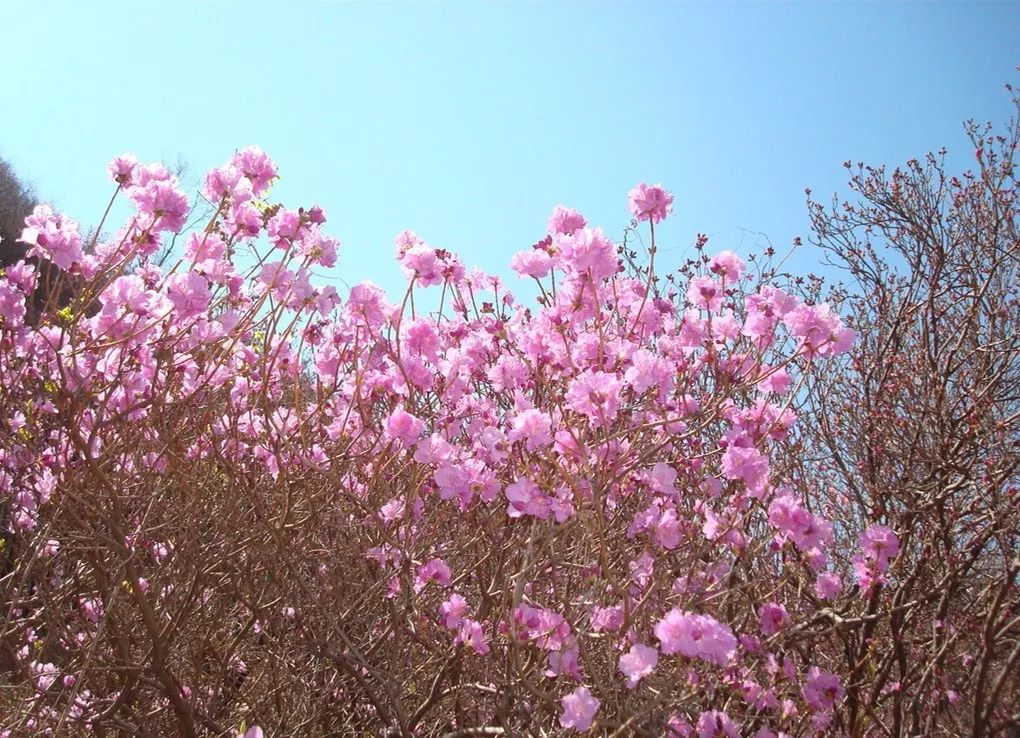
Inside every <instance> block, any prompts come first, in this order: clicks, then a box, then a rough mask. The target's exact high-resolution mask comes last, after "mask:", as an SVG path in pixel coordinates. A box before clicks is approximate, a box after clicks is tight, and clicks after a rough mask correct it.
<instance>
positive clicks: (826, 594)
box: [815, 571, 843, 600]
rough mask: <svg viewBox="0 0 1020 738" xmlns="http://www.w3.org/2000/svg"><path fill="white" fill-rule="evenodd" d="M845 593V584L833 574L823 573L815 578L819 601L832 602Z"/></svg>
mask: <svg viewBox="0 0 1020 738" xmlns="http://www.w3.org/2000/svg"><path fill="white" fill-rule="evenodd" d="M842 591H843V582H842V581H841V580H840V578H839V576H838V575H836V574H833V573H831V572H827V571H826V572H822V573H821V574H819V575H818V576H817V577H816V578H815V594H816V595H817V596H818V598H819V599H823V600H831V599H832V598H833V597H837V596H838V595H839V593H840V592H842Z"/></svg>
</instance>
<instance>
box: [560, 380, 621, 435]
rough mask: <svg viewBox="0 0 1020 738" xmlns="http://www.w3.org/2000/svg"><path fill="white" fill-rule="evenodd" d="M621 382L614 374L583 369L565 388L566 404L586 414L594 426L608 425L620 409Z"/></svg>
mask: <svg viewBox="0 0 1020 738" xmlns="http://www.w3.org/2000/svg"><path fill="white" fill-rule="evenodd" d="M622 388H623V382H622V381H620V379H619V378H618V377H617V376H616V375H615V374H608V373H606V372H595V371H591V370H588V371H585V372H584V373H582V374H581V375H579V376H578V377H576V378H575V379H574V380H573V381H572V382H571V383H570V386H569V387H568V388H567V393H566V396H565V399H566V405H567V407H569V408H570V409H571V410H573V411H575V412H578V413H580V414H581V415H584V416H586V417H587V418H588V419H589V420H591V421H592V423H593V425H595V426H596V427H598V426H602V425H608V424H609V423H611V422H613V420H614V419H615V418H616V413H617V412H618V411H619V409H620V390H621V389H622Z"/></svg>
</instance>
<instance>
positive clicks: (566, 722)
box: [560, 687, 602, 733]
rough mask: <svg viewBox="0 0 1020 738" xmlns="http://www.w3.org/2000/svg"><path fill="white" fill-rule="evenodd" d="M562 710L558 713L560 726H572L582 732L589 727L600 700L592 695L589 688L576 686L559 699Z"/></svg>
mask: <svg viewBox="0 0 1020 738" xmlns="http://www.w3.org/2000/svg"><path fill="white" fill-rule="evenodd" d="M560 704H561V705H562V706H563V712H562V713H561V714H560V726H561V727H563V728H573V729H574V730H579V731H581V732H582V733H585V732H587V731H588V730H590V729H591V726H592V722H593V721H594V719H595V713H596V712H598V709H599V706H600V705H601V704H602V701H601V700H600V699H598V698H597V697H594V696H592V693H591V690H589V689H588V688H587V687H578V688H577V689H575V690H574V691H573V692H571V693H570V694H568V695H567V696H565V697H564V698H563V699H562V700H560Z"/></svg>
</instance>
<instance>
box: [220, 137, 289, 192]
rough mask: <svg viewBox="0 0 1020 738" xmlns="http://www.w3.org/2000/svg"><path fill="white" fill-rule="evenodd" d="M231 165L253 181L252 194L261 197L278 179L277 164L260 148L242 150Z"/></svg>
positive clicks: (250, 147) (232, 160)
mask: <svg viewBox="0 0 1020 738" xmlns="http://www.w3.org/2000/svg"><path fill="white" fill-rule="evenodd" d="M230 164H231V165H232V166H234V167H237V169H238V170H239V171H240V172H241V173H242V174H243V175H244V176H245V177H247V178H248V179H249V180H250V181H251V187H252V192H254V193H255V194H256V195H261V194H262V193H263V192H265V190H266V188H267V187H269V183H270V182H271V181H272V180H273V179H275V178H276V173H277V169H276V163H275V162H274V161H273V160H272V159H270V158H269V156H268V155H267V154H266V153H265V152H264V151H263V150H262V149H260V148H259V147H258V146H248V147H246V148H243V149H241V150H240V151H238V152H237V153H236V154H234V156H233V158H231V160H230Z"/></svg>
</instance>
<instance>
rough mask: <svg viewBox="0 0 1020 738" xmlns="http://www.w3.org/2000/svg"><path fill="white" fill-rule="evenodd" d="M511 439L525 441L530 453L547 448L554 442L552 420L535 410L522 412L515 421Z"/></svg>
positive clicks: (512, 425)
mask: <svg viewBox="0 0 1020 738" xmlns="http://www.w3.org/2000/svg"><path fill="white" fill-rule="evenodd" d="M509 438H510V440H511V441H519V440H523V441H525V443H526V446H527V448H528V450H529V451H534V450H535V449H539V448H545V447H546V446H549V445H550V444H552V442H553V436H552V419H551V418H550V417H549V416H548V415H547V414H546V413H543V412H541V411H540V410H536V409H534V408H529V409H527V410H522V411H521V412H519V413H517V415H516V416H515V417H514V419H513V423H512V424H511V430H510V434H509Z"/></svg>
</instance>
